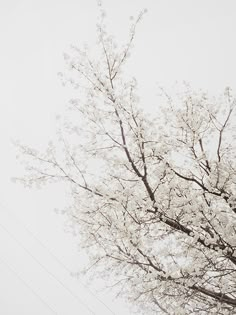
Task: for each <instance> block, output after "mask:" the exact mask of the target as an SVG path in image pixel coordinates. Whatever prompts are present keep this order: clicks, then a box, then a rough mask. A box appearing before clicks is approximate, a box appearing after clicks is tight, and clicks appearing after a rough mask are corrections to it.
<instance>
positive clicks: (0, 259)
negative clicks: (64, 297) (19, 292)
mask: <svg viewBox="0 0 236 315" xmlns="http://www.w3.org/2000/svg"><path fill="white" fill-rule="evenodd" d="M0 263H1V264H3V265H5V266H6V267H7V269H9V270H10V271H11V272H12V273H13V274H14V275H15V277H16V278H17V279H18V280H19V281H20V282H22V283H23V284H24V286H25V287H27V288H28V289H29V290H30V291H31V292H32V293H33V295H35V296H36V297H37V298H38V299H39V300H40V301H41V303H42V304H43V305H44V306H45V307H46V308H47V309H49V310H50V312H51V314H56V315H57V312H56V311H55V310H54V309H53V308H52V307H51V306H50V305H49V304H48V303H47V302H46V301H45V300H44V299H43V298H42V297H41V296H40V295H39V294H38V293H37V292H36V291H35V290H34V289H33V288H32V287H31V286H30V285H29V284H28V283H27V282H26V281H25V280H24V279H23V278H22V277H21V276H20V275H19V274H18V273H17V272H16V271H15V270H14V269H13V268H12V267H11V266H10V265H9V264H8V263H7V262H6V261H5V260H3V259H2V258H0Z"/></svg>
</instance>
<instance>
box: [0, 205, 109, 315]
mask: <svg viewBox="0 0 236 315" xmlns="http://www.w3.org/2000/svg"><path fill="white" fill-rule="evenodd" d="M0 204H1V206H2V207H3V208H4V209H6V210H8V212H7V213H8V214H9V213H10V215H11V216H12V217H14V220H15V221H16V222H17V223H19V224H20V225H21V226H22V227H23V228H24V229H25V230H26V231H27V233H28V234H29V235H30V236H31V237H32V238H33V239H34V240H35V241H36V242H37V243H39V244H40V246H41V247H43V248H44V249H45V250H46V251H47V252H48V253H49V254H50V256H51V257H52V258H53V259H54V260H55V261H56V262H57V263H58V264H59V265H60V266H61V267H62V268H63V269H64V270H65V271H66V272H68V273H69V275H71V270H70V269H69V268H68V267H67V266H66V265H65V264H64V263H63V262H62V261H61V260H60V259H59V258H58V257H57V256H56V255H55V254H54V253H53V252H52V251H51V250H50V249H49V248H48V247H47V246H46V245H45V244H44V243H43V242H42V241H41V240H40V239H39V238H38V237H37V236H36V235H35V234H34V233H33V232H32V231H31V230H30V229H29V228H28V227H27V226H26V225H25V224H24V223H23V222H22V221H21V220H19V219H18V217H17V216H16V215H15V214H13V212H12V211H11V210H10V209H9V208H8V207H6V206H5V205H3V204H2V202H1V203H0ZM79 282H80V283H81V284H82V285H83V287H84V288H85V289H86V290H88V291H89V292H90V293H91V295H92V296H93V297H94V298H95V299H96V300H97V301H99V302H100V303H101V304H102V305H103V306H104V307H105V308H106V309H107V310H108V311H109V312H110V313H111V314H113V315H115V313H114V312H113V311H112V309H111V308H110V307H109V306H108V305H106V304H105V303H104V302H103V301H102V300H101V299H100V298H99V297H98V296H97V295H96V294H95V293H94V292H93V291H92V290H91V289H90V288H89V287H88V286H87V285H85V283H83V282H82V281H81V279H79Z"/></svg>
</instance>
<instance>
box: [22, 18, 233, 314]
mask: <svg viewBox="0 0 236 315" xmlns="http://www.w3.org/2000/svg"><path fill="white" fill-rule="evenodd" d="M141 17H142V14H140V16H139V17H138V19H137V21H136V22H135V23H134V24H133V25H132V27H131V31H130V39H129V41H128V43H127V44H126V45H125V46H122V47H119V46H118V45H117V44H116V43H115V40H114V38H113V37H111V36H110V35H109V34H107V32H106V30H105V25H104V23H103V19H102V20H101V23H99V25H98V48H97V50H96V56H94V54H93V53H91V54H89V52H88V51H86V50H85V51H82V50H80V49H79V48H77V47H73V48H72V53H71V55H66V56H65V59H66V62H67V64H68V69H69V70H68V71H67V74H66V75H65V76H64V75H63V78H66V80H67V81H69V82H70V83H71V84H72V85H73V86H74V87H75V88H79V89H78V91H79V93H78V94H79V96H80V98H78V99H73V100H71V105H72V107H73V109H74V115H73V117H72V119H71V122H70V124H67V126H66V127H65V129H66V130H65V131H64V134H66V133H68V134H69V135H68V137H67V138H66V136H65V135H63V136H61V137H60V143H61V144H62V146H63V148H64V150H63V154H61V153H60V154H58V146H55V145H53V144H50V146H49V148H48V150H47V152H45V153H40V152H37V151H35V150H33V149H31V148H28V147H25V146H22V147H21V149H22V151H23V153H24V157H26V156H28V157H29V166H28V167H27V169H28V171H29V173H28V176H27V178H25V179H24V180H25V181H26V182H27V183H29V184H32V183H38V184H41V183H45V182H48V181H49V182H50V181H51V182H53V181H57V180H62V181H65V182H68V183H69V185H70V187H71V192H72V196H73V201H72V205H71V206H70V207H69V208H68V209H67V210H66V213H67V215H68V217H69V219H70V221H71V222H72V223H73V229H75V230H78V231H79V233H80V235H81V236H82V244H83V245H84V247H86V248H87V250H88V252H89V253H90V258H91V262H92V264H94V266H95V268H96V267H97V268H99V269H102V270H104V273H107V274H109V275H111V276H112V279H114V277H116V279H117V284H118V285H119V286H120V290H121V291H122V292H124V294H125V295H126V296H127V297H128V298H130V299H131V300H133V301H136V303H137V304H139V305H141V307H142V308H144V309H145V313H146V314H147V313H148V312H150V314H158V313H160V314H235V313H236V253H235V249H236V225H235V224H236V155H235V153H236V151H235V148H236V147H235V139H236V138H235V131H236V130H235V124H234V122H235V99H234V98H233V97H232V96H231V93H230V91H229V89H228V90H226V92H225V94H224V95H223V96H221V97H220V98H218V99H214V98H210V97H208V96H207V95H206V94H204V93H200V92H199V93H193V92H191V91H187V92H186V93H183V95H182V97H181V98H178V101H176V102H175V98H173V99H172V98H171V97H167V98H166V99H167V101H166V102H165V106H164V107H162V111H160V110H159V109H158V110H157V113H156V115H155V113H153V114H152V115H147V114H145V113H144V111H143V108H142V106H141V104H139V98H138V96H137V82H136V80H135V79H133V78H132V79H129V78H128V79H127V75H125V73H124V71H123V69H124V66H125V64H126V61H127V58H128V57H129V54H130V49H131V47H132V43H133V39H134V35H135V29H136V25H137V23H138V22H139V21H140V19H141ZM68 131H69V132H68Z"/></svg>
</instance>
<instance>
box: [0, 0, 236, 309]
mask: <svg viewBox="0 0 236 315" xmlns="http://www.w3.org/2000/svg"><path fill="white" fill-rule="evenodd" d="M103 3H104V7H105V8H106V9H107V13H108V20H109V21H110V22H109V25H110V27H111V28H112V30H113V31H114V33H116V34H117V36H118V37H119V39H122V38H123V37H124V38H125V36H126V30H127V25H128V19H129V16H130V15H135V14H137V13H138V12H139V11H140V10H141V9H143V8H147V9H148V14H147V15H146V16H145V18H144V20H143V22H142V23H141V24H140V26H139V28H138V34H137V38H136V46H135V49H134V51H133V59H131V60H130V65H129V68H128V70H129V72H130V73H131V74H132V75H133V74H135V75H136V76H137V78H138V80H139V86H140V90H141V96H143V98H144V100H145V101H146V103H145V104H144V106H151V105H153V106H154V105H155V106H156V104H155V98H154V97H155V94H156V93H157V89H156V87H157V83H159V84H162V85H163V86H166V87H167V88H169V87H170V86H171V85H172V84H173V83H174V82H175V81H176V80H178V81H182V80H186V81H189V82H190V83H192V85H193V87H198V88H203V89H208V90H209V91H210V92H213V93H220V92H222V91H223V89H224V87H225V86H228V85H229V86H231V87H232V88H233V89H234V90H236V77H235V70H236V62H235V56H236V45H235V30H236V3H235V1H234V0H232V1H229V0H221V1H219V0H179V1H176V0H120V1H115V0H104V1H103ZM97 14H98V11H97V6H96V1H95V0H86V1H85V0H84V1H82V0H47V1H46V0H41V1H39V0H21V1H17V0H5V1H4V0H0V49H1V50H0V51H1V54H0V56H1V58H0V84H1V94H0V143H1V163H0V174H1V177H0V187H1V192H2V194H1V199H0V203H3V204H5V205H6V206H7V208H9V209H11V213H10V212H9V210H7V209H6V208H3V207H2V205H1V206H0V246H1V247H0V248H1V252H0V278H1V281H0V313H1V314H4V315H30V314H34V315H44V314H45V315H46V314H53V312H52V310H50V308H48V306H49V307H51V308H52V309H53V310H54V311H55V312H56V313H57V314H60V315H73V314H77V315H78V314H82V315H83V314H85V315H86V314H91V312H89V311H88V310H86V308H85V307H84V306H83V305H82V303H81V302H80V301H79V299H78V298H75V297H74V296H73V295H72V294H71V292H69V291H68V288H69V290H71V291H73V292H74V294H76V293H77V294H78V296H79V298H80V299H82V300H83V302H85V303H86V304H88V305H89V307H90V308H91V309H93V312H94V314H96V315H100V314H111V312H109V311H108V310H107V309H106V308H105V307H104V305H102V304H101V303H100V302H99V301H98V300H96V299H95V298H94V296H92V295H91V294H90V293H89V292H88V291H87V290H86V289H85V288H84V287H83V285H81V284H80V282H76V281H75V279H72V278H71V277H70V276H69V275H68V273H66V271H65V269H63V268H62V266H60V265H59V264H58V262H57V261H56V260H55V259H53V258H52V256H50V254H49V253H48V252H47V251H46V250H45V248H43V247H42V246H40V244H39V243H38V242H37V241H36V240H35V239H34V238H32V235H30V234H29V233H28V232H27V231H26V230H25V229H24V227H23V225H21V224H19V222H17V221H16V220H15V218H16V217H18V219H19V220H20V221H21V222H24V225H25V226H27V227H28V228H29V229H30V230H31V231H32V232H33V233H34V234H35V235H36V236H37V238H38V239H39V240H41V241H42V242H43V244H45V245H46V246H47V247H48V248H49V249H50V250H51V251H52V252H53V253H54V254H55V255H56V256H57V257H58V258H59V259H60V261H62V262H63V263H64V264H65V265H66V266H67V267H68V268H69V269H70V270H71V271H76V270H77V268H78V266H79V267H80V266H81V265H82V264H83V263H84V259H83V257H82V256H81V254H80V252H79V251H78V250H77V247H76V240H75V239H74V238H72V237H71V236H70V235H68V234H65V233H64V227H63V219H62V218H61V217H58V216H56V215H55V214H54V212H53V209H54V208H55V207H61V206H63V205H66V204H67V201H68V199H67V197H66V196H65V195H64V194H63V189H62V187H61V186H56V187H48V188H47V189H46V191H44V190H43V191H39V192H38V191H30V190H26V189H24V188H23V187H21V186H19V185H15V184H13V183H12V182H11V181H10V178H11V177H12V176H15V175H16V174H18V173H19V171H20V167H19V165H18V164H17V162H16V160H15V153H14V148H13V146H12V144H11V139H20V140H22V142H24V143H26V144H31V145H36V146H40V145H41V144H45V143H47V142H48V141H49V140H50V139H51V138H53V137H55V126H56V123H55V115H56V114H57V113H59V114H61V113H63V112H64V111H65V108H66V104H67V103H68V100H69V98H70V95H71V90H69V89H66V88H63V87H62V86H61V84H60V82H59V80H58V78H57V72H59V71H63V67H64V62H63V58H62V54H63V52H64V51H66V50H68V48H69V46H70V44H77V45H80V44H83V42H84V41H87V42H88V43H89V42H90V41H91V40H93V39H94V34H95V24H96V17H97ZM58 191H59V192H60V193H58ZM22 245H23V246H24V248H23V247H22ZM40 264H41V265H40ZM42 266H43V267H46V269H47V271H46V270H45V268H44V269H43V267H42ZM50 273H51V274H50ZM52 274H53V276H54V277H53V276H52ZM19 277H20V279H19ZM56 279H59V280H56ZM23 281H25V284H24V282H23ZM60 282H63V283H64V285H65V286H66V287H67V289H66V288H65V287H63V286H62V285H61V283H60ZM27 286H28V287H27ZM29 287H30V288H31V290H33V291H34V292H35V293H32V291H30V289H29ZM99 297H100V298H102V300H103V301H104V302H105V303H106V304H107V305H108V306H109V307H110V308H111V309H112V310H113V312H114V313H115V314H117V315H120V314H122V315H125V314H131V312H130V311H129V310H128V308H127V307H125V306H124V304H123V303H122V302H121V301H118V302H115V301H112V300H111V298H110V296H109V295H108V293H102V294H100V295H99ZM40 298H41V299H43V300H44V301H46V303H47V304H48V306H46V305H45V304H44V303H43V301H42V300H40Z"/></svg>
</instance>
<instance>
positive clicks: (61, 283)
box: [0, 223, 95, 315]
mask: <svg viewBox="0 0 236 315" xmlns="http://www.w3.org/2000/svg"><path fill="white" fill-rule="evenodd" d="M0 227H1V228H2V229H3V230H4V231H5V232H6V233H7V234H8V235H10V237H11V238H12V239H13V240H14V241H15V242H16V243H17V244H18V245H19V246H20V247H21V248H23V249H24V251H25V252H26V253H27V254H28V255H29V256H30V257H31V258H32V259H33V260H34V261H35V262H36V263H37V264H38V265H40V267H41V268H42V269H43V270H44V271H45V272H46V273H48V274H49V275H50V276H51V277H52V278H53V279H54V280H56V281H57V282H58V283H59V284H60V285H61V286H62V287H63V288H64V289H65V290H66V291H68V292H69V293H70V294H71V295H72V296H73V297H74V298H75V299H76V300H78V301H79V303H80V304H82V305H83V306H84V307H85V308H86V309H87V310H88V311H89V312H90V313H91V314H94V315H95V313H94V312H93V310H92V309H91V308H90V307H89V306H88V305H86V304H85V303H84V302H83V301H82V300H81V299H80V298H79V297H78V295H76V294H75V293H74V292H73V291H72V290H71V289H70V288H68V287H67V286H66V285H65V284H64V283H63V282H62V281H61V280H60V279H58V278H57V277H56V276H55V275H54V274H53V273H52V272H51V271H50V270H48V269H47V268H46V267H45V266H44V265H43V264H42V263H41V262H40V261H39V260H38V259H37V258H36V257H35V256H34V255H32V253H31V252H30V251H29V250H28V249H27V248H26V247H25V246H24V245H22V243H21V242H19V240H18V239H17V238H16V237H15V236H14V235H13V234H12V233H11V232H10V231H9V230H8V229H7V228H6V227H5V226H3V225H2V224H1V223H0Z"/></svg>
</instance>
